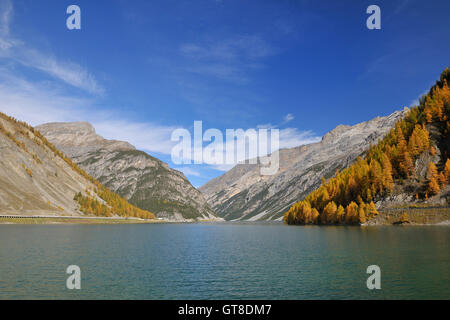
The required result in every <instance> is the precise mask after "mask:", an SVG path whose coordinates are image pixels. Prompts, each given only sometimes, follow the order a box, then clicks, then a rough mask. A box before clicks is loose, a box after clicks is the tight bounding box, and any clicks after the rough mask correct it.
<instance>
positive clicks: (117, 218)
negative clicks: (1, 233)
mask: <svg viewBox="0 0 450 320" xmlns="http://www.w3.org/2000/svg"><path fill="white" fill-rule="evenodd" d="M0 219H96V220H98V219H100V220H144V219H141V218H135V217H128V218H124V217H78V216H16V215H0Z"/></svg>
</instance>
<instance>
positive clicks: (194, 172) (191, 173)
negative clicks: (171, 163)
mask: <svg viewBox="0 0 450 320" xmlns="http://www.w3.org/2000/svg"><path fill="white" fill-rule="evenodd" d="M174 169H175V170H178V171H181V172H183V173H184V175H185V176H186V177H189V176H194V177H200V176H201V174H200V172H199V171H197V170H194V169H193V168H191V167H179V168H174Z"/></svg>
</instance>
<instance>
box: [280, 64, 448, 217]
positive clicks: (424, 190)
mask: <svg viewBox="0 0 450 320" xmlns="http://www.w3.org/2000/svg"><path fill="white" fill-rule="evenodd" d="M449 81H450V69H449V68H446V69H445V70H444V71H443V72H442V74H441V77H440V80H439V81H437V82H436V84H435V85H434V86H433V87H432V88H431V90H430V91H429V93H428V94H426V95H425V96H423V97H422V98H421V100H420V103H419V105H418V106H413V107H411V108H410V111H409V112H408V113H407V115H406V116H405V117H404V118H403V119H401V120H398V121H397V122H396V124H395V126H394V128H392V129H391V131H390V132H389V133H388V134H387V135H386V136H385V137H384V138H383V139H382V140H380V141H379V142H378V143H377V144H375V145H371V146H369V148H368V150H367V152H366V154H365V156H364V158H361V157H359V158H358V159H357V160H356V162H355V163H354V164H352V165H351V166H350V167H349V168H347V169H345V170H343V171H342V172H339V171H337V172H336V175H335V176H334V177H333V178H331V179H329V180H328V181H326V180H325V179H322V185H321V186H320V187H319V188H318V189H316V190H315V191H313V192H312V193H310V194H309V195H308V196H307V197H306V198H305V199H304V200H303V201H299V202H297V203H295V204H294V205H293V206H292V207H291V208H290V209H289V211H288V212H286V213H285V216H284V221H285V222H286V223H288V224H360V223H365V222H366V221H367V220H369V219H372V218H374V217H375V216H376V215H378V210H377V206H376V205H375V203H377V204H380V205H382V203H383V201H384V200H386V199H388V198H389V197H391V196H393V195H399V194H402V195H403V196H405V201H406V202H408V203H421V202H422V203H426V202H430V200H431V198H433V197H437V196H439V194H440V193H441V192H442V191H443V190H447V189H448V184H449V182H450V159H449V156H450V150H449V149H450V141H449V135H448V133H449V130H450V121H449V120H450V90H449V87H448V82H449Z"/></svg>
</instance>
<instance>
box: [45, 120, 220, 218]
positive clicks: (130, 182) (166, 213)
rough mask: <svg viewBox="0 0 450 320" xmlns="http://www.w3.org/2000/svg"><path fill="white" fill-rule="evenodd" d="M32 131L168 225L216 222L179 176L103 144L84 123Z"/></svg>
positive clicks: (122, 147) (119, 145)
mask: <svg viewBox="0 0 450 320" xmlns="http://www.w3.org/2000/svg"><path fill="white" fill-rule="evenodd" d="M37 128H38V129H39V131H40V132H42V134H43V135H44V136H45V137H46V138H47V139H48V140H49V141H50V142H52V143H53V144H54V145H56V146H57V148H58V149H60V150H61V151H62V152H64V153H65V154H66V155H67V156H69V157H70V158H71V159H73V160H74V161H75V162H76V163H77V164H78V165H79V166H80V167H81V168H83V169H84V170H85V171H86V172H88V173H89V174H90V175H92V176H93V177H95V178H96V179H97V180H99V181H100V182H101V183H102V184H104V185H106V186H107V187H108V188H110V189H111V190H112V191H114V192H117V193H118V194H120V195H121V196H123V197H124V198H126V199H128V201H129V202H130V203H132V204H134V205H136V206H138V207H139V208H142V209H145V210H149V211H151V212H153V213H155V214H156V216H157V217H160V218H168V219H173V220H203V219H208V220H211V219H213V220H214V219H217V216H216V215H215V213H214V211H213V210H212V209H211V208H210V207H209V205H208V204H207V203H206V201H205V199H204V197H203V195H202V194H201V193H200V192H199V191H198V190H197V189H195V188H194V187H193V186H192V185H191V184H190V182H189V181H188V180H187V179H186V177H185V176H184V174H183V173H181V172H179V171H177V170H174V169H171V168H169V166H168V165H167V164H166V163H164V162H162V161H160V160H158V159H156V158H154V157H152V156H150V155H148V154H147V153H145V152H143V151H139V150H136V148H135V147H134V146H132V145H131V144H129V143H127V142H123V141H116V140H107V139H104V138H103V137H101V136H99V135H98V134H96V132H95V129H94V127H93V126H92V125H91V124H89V123H87V122H73V123H47V124H43V125H40V126H38V127H37Z"/></svg>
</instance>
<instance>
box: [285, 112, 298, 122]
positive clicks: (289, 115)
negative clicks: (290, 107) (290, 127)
mask: <svg viewBox="0 0 450 320" xmlns="http://www.w3.org/2000/svg"><path fill="white" fill-rule="evenodd" d="M294 119H295V117H294V116H293V115H292V113H288V114H287V115H285V116H284V118H283V123H288V122H291V121H292V120H294Z"/></svg>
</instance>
